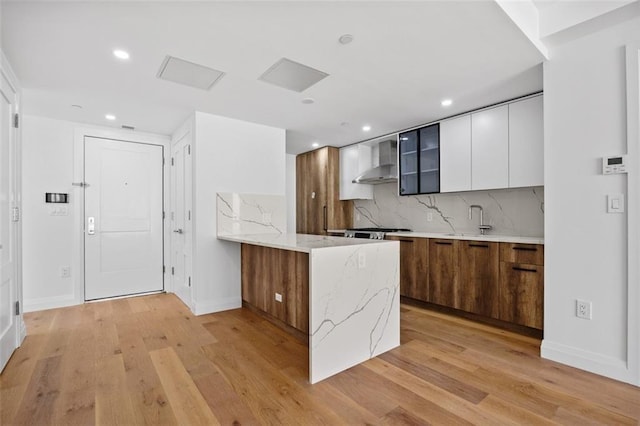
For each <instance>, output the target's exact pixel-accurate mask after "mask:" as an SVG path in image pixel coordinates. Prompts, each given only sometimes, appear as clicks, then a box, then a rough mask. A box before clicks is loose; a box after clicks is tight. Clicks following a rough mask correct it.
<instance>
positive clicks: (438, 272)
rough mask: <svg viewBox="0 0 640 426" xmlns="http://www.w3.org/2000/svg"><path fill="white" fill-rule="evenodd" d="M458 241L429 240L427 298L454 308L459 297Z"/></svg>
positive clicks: (432, 301)
mask: <svg viewBox="0 0 640 426" xmlns="http://www.w3.org/2000/svg"><path fill="white" fill-rule="evenodd" d="M459 245H460V241H459V240H449V239H429V298H428V301H429V302H431V303H435V304H437V305H443V306H449V307H455V306H456V301H457V299H458V297H459V295H458V293H459V274H458V268H459V266H458V265H459Z"/></svg>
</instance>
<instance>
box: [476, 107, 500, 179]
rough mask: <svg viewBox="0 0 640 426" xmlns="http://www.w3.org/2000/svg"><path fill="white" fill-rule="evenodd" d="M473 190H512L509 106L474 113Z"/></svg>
mask: <svg viewBox="0 0 640 426" xmlns="http://www.w3.org/2000/svg"><path fill="white" fill-rule="evenodd" d="M471 135H472V141H471V158H472V162H471V185H472V189H473V190H479V189H495V188H507V187H509V106H508V105H502V106H498V107H495V108H491V109H487V110H484V111H480V112H476V113H473V114H471Z"/></svg>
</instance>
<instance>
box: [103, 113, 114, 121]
mask: <svg viewBox="0 0 640 426" xmlns="http://www.w3.org/2000/svg"><path fill="white" fill-rule="evenodd" d="M104 118H106V119H107V120H109V121H113V120H115V119H116V116H115V115H113V114H107V115H105V116H104Z"/></svg>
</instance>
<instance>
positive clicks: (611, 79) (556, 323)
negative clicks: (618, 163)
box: [542, 18, 640, 384]
mask: <svg viewBox="0 0 640 426" xmlns="http://www.w3.org/2000/svg"><path fill="white" fill-rule="evenodd" d="M630 42H632V43H636V44H637V43H639V42H640V18H634V19H633V20H630V21H627V22H625V23H622V24H619V25H616V26H613V27H610V28H607V29H605V30H602V31H600V32H597V33H594V34H591V35H588V36H585V37H582V38H579V39H577V40H574V41H571V42H567V43H565V44H563V45H561V46H559V47H557V48H554V49H553V50H552V51H551V52H550V57H551V59H550V60H549V61H548V62H547V63H545V67H544V94H545V96H544V121H545V206H546V216H545V246H546V247H545V253H546V255H545V324H544V325H545V336H544V341H543V345H542V355H543V356H544V357H546V358H550V359H554V360H557V361H560V362H564V363H567V364H570V365H573V366H576V367H579V368H583V369H587V370H590V371H593V372H596V373H599V374H603V375H606V376H609V377H613V378H616V379H618V380H623V381H627V382H630V383H636V384H640V383H638V377H637V375H635V372H634V370H636V369H637V366H638V361H639V360H638V359H628V351H627V348H628V346H629V345H631V346H633V345H635V346H637V345H638V338H639V337H638V336H633V335H630V336H628V335H627V327H628V326H629V325H630V320H631V318H632V317H631V316H630V315H628V310H627V303H628V290H629V286H634V287H637V286H638V282H631V283H629V282H628V280H627V243H628V241H627V239H628V234H627V215H626V214H607V213H606V194H608V193H626V188H627V176H626V175H611V176H603V175H602V174H601V157H603V156H606V155H616V154H624V153H626V152H627V143H626V92H625V90H626V89H625V49H624V46H625V44H627V43H630ZM633 161H634V163H633V164H637V163H636V159H633ZM636 167H637V166H636ZM634 172H635V170H634ZM632 220H636V221H637V220H638V218H632ZM636 294H637V293H636ZM576 299H584V300H587V301H592V302H593V319H592V320H590V321H589V320H584V319H579V318H577V317H576V315H575V312H576V308H575V303H576ZM634 305H635V310H637V309H640V301H638V300H635V301H631V302H630V306H631V307H632V309H634V308H633V306H634ZM633 340H635V341H633ZM634 353H636V352H635V351H634ZM636 357H637V356H636Z"/></svg>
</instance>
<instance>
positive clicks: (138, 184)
mask: <svg viewBox="0 0 640 426" xmlns="http://www.w3.org/2000/svg"><path fill="white" fill-rule="evenodd" d="M162 150H163V147H162V146H159V145H148V144H142V143H133V142H122V141H115V140H109V139H101V138H93V137H85V140H84V155H85V157H84V176H85V179H84V180H85V183H86V187H85V196H84V197H85V211H84V213H85V222H84V224H85V237H84V238H85V245H84V249H85V300H95V299H103V298H106V297H115V296H125V295H131V294H139V293H146V292H152V291H161V290H163V289H164V282H163V273H162V265H163V261H162V259H163V258H162V248H163V230H162V157H163V153H162Z"/></svg>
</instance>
